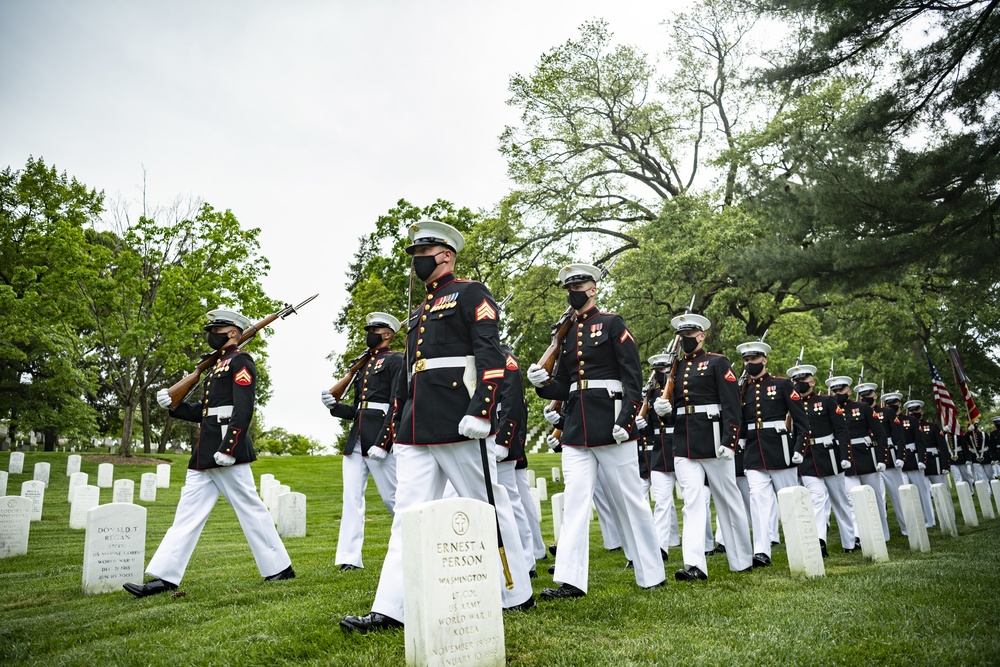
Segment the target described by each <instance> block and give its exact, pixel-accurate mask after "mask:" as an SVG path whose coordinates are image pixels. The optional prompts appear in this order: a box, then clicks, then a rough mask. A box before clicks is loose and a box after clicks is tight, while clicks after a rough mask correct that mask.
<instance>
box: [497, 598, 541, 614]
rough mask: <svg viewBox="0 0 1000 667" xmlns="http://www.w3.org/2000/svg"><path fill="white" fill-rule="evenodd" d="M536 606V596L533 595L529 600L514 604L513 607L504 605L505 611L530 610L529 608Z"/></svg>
mask: <svg viewBox="0 0 1000 667" xmlns="http://www.w3.org/2000/svg"><path fill="white" fill-rule="evenodd" d="M534 608H535V596H534V595H532V596H531V597H529V598H528V599H527V600H525V601H524V602H522V603H521V604H517V605H514V606H513V607H504V609H503V613H505V614H506V613H508V612H511V611H528V610H529V609H534Z"/></svg>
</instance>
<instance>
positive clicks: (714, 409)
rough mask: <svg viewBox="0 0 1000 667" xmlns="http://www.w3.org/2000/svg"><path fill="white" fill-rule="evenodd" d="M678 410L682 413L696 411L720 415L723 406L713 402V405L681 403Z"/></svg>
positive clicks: (689, 413)
mask: <svg viewBox="0 0 1000 667" xmlns="http://www.w3.org/2000/svg"><path fill="white" fill-rule="evenodd" d="M677 410H678V412H680V413H681V414H685V415H693V414H695V413H696V412H700V413H702V414H704V413H709V414H715V415H718V414H721V413H722V406H721V405H719V404H718V403H713V404H711V405H681V406H678V407H677Z"/></svg>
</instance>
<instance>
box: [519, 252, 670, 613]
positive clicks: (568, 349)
mask: <svg viewBox="0 0 1000 667" xmlns="http://www.w3.org/2000/svg"><path fill="white" fill-rule="evenodd" d="M600 273H601V272H600V269H598V268H597V267H595V266H591V265H587V264H571V265H569V266H566V267H564V268H563V269H562V270H561V271H560V272H559V280H560V281H561V282H562V284H563V287H565V288H566V290H567V301H568V302H569V304H570V306H571V307H572V308H573V309H574V313H575V320H574V325H573V326H572V327H570V331H569V334H568V335H567V336H566V338H565V339H564V340H563V341H562V347H561V349H560V353H559V359H558V360H557V362H556V366H555V369H554V373H555V374H554V376H553V377H552V378H549V376H548V373H547V372H546V371H545V369H544V368H540V367H539V366H537V365H535V364H532V365H531V367H529V369H528V380H529V381H530V382H531V383H532V384H533V385H534V386H535V391H536V393H537V394H538V395H539V396H540V397H542V398H545V399H549V400H561V401H563V409H564V412H565V425H564V428H563V433H562V446H563V453H562V463H563V473H564V475H565V479H566V489H565V491H564V493H565V496H564V499H565V503H566V504H565V507H566V510H565V516H564V518H563V523H562V530H561V534H560V536H559V550H558V552H557V553H556V568H555V574H554V579H555V581H556V582H558V583H559V584H560V586H559V587H558V588H547V589H545V590H543V591H542V595H541V597H542V598H543V599H561V598H569V597H580V596H582V595H585V594H586V592H587V585H588V574H589V561H590V538H589V518H590V505H591V502H592V501H593V498H594V488H595V485H596V484H597V477H598V474H599V471H603V473H604V477H605V481H606V482H607V486H606V490H607V491H608V493H609V495H610V501H611V506H612V510H613V511H614V513H615V514H616V515H617V517H618V521H617V523H618V526H619V530H620V531H621V533H622V534H621V538H622V542H623V547H624V550H625V553H626V555H627V556H628V558H630V559H631V560H632V562H633V565H634V569H635V578H636V583H637V584H638V585H639V586H640V587H642V588H652V587H654V586H659V585H661V584H663V583H664V579H665V576H664V572H663V561H662V559H661V557H660V551H659V548H658V547H657V541H656V532H655V529H654V527H653V515H652V512H651V511H650V508H649V501H648V499H646V498H643V497H642V494H641V490H640V482H639V466H638V451H637V439H638V429H637V427H636V425H635V417H636V415H637V413H638V410H639V404H640V402H641V401H642V371H641V366H640V362H639V349H638V347H637V346H636V342H635V338H633V337H632V333H631V332H630V331H629V330H628V327H627V326H626V325H625V321H624V320H623V319H622V318H621V316H620V315H616V314H614V313H604V312H601V311H600V310H598V309H597V306H596V305H595V297H596V295H597V289H598V288H597V282H598V280H599V278H600Z"/></svg>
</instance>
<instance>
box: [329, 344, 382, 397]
mask: <svg viewBox="0 0 1000 667" xmlns="http://www.w3.org/2000/svg"><path fill="white" fill-rule="evenodd" d="M371 356H372V351H371V350H365V351H364V352H362V353H361V354H359V355H358V356H357V357H355V358H354V360H353V361H351V363H350V365H349V366H348V369H347V373H345V374H344V377H342V378H340V379H339V380H337V382H336V383H335V384H334V385H333V386H332V387H330V394H332V395H333V397H334V398H335V399H337V400H338V401H339V400H340V399H341V398H343V396H344V392H345V391H347V388H348V387H350V386H351V383H352V382H354V376H355V375H357V374H358V371H360V370H361V369H362V368H364V367H365V364H367V363H368V360H369V359H371Z"/></svg>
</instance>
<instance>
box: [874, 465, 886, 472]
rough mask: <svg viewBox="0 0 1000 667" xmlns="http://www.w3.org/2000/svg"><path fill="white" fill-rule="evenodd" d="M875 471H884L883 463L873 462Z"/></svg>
mask: <svg viewBox="0 0 1000 667" xmlns="http://www.w3.org/2000/svg"><path fill="white" fill-rule="evenodd" d="M875 472H885V464H884V463H877V464H875Z"/></svg>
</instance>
